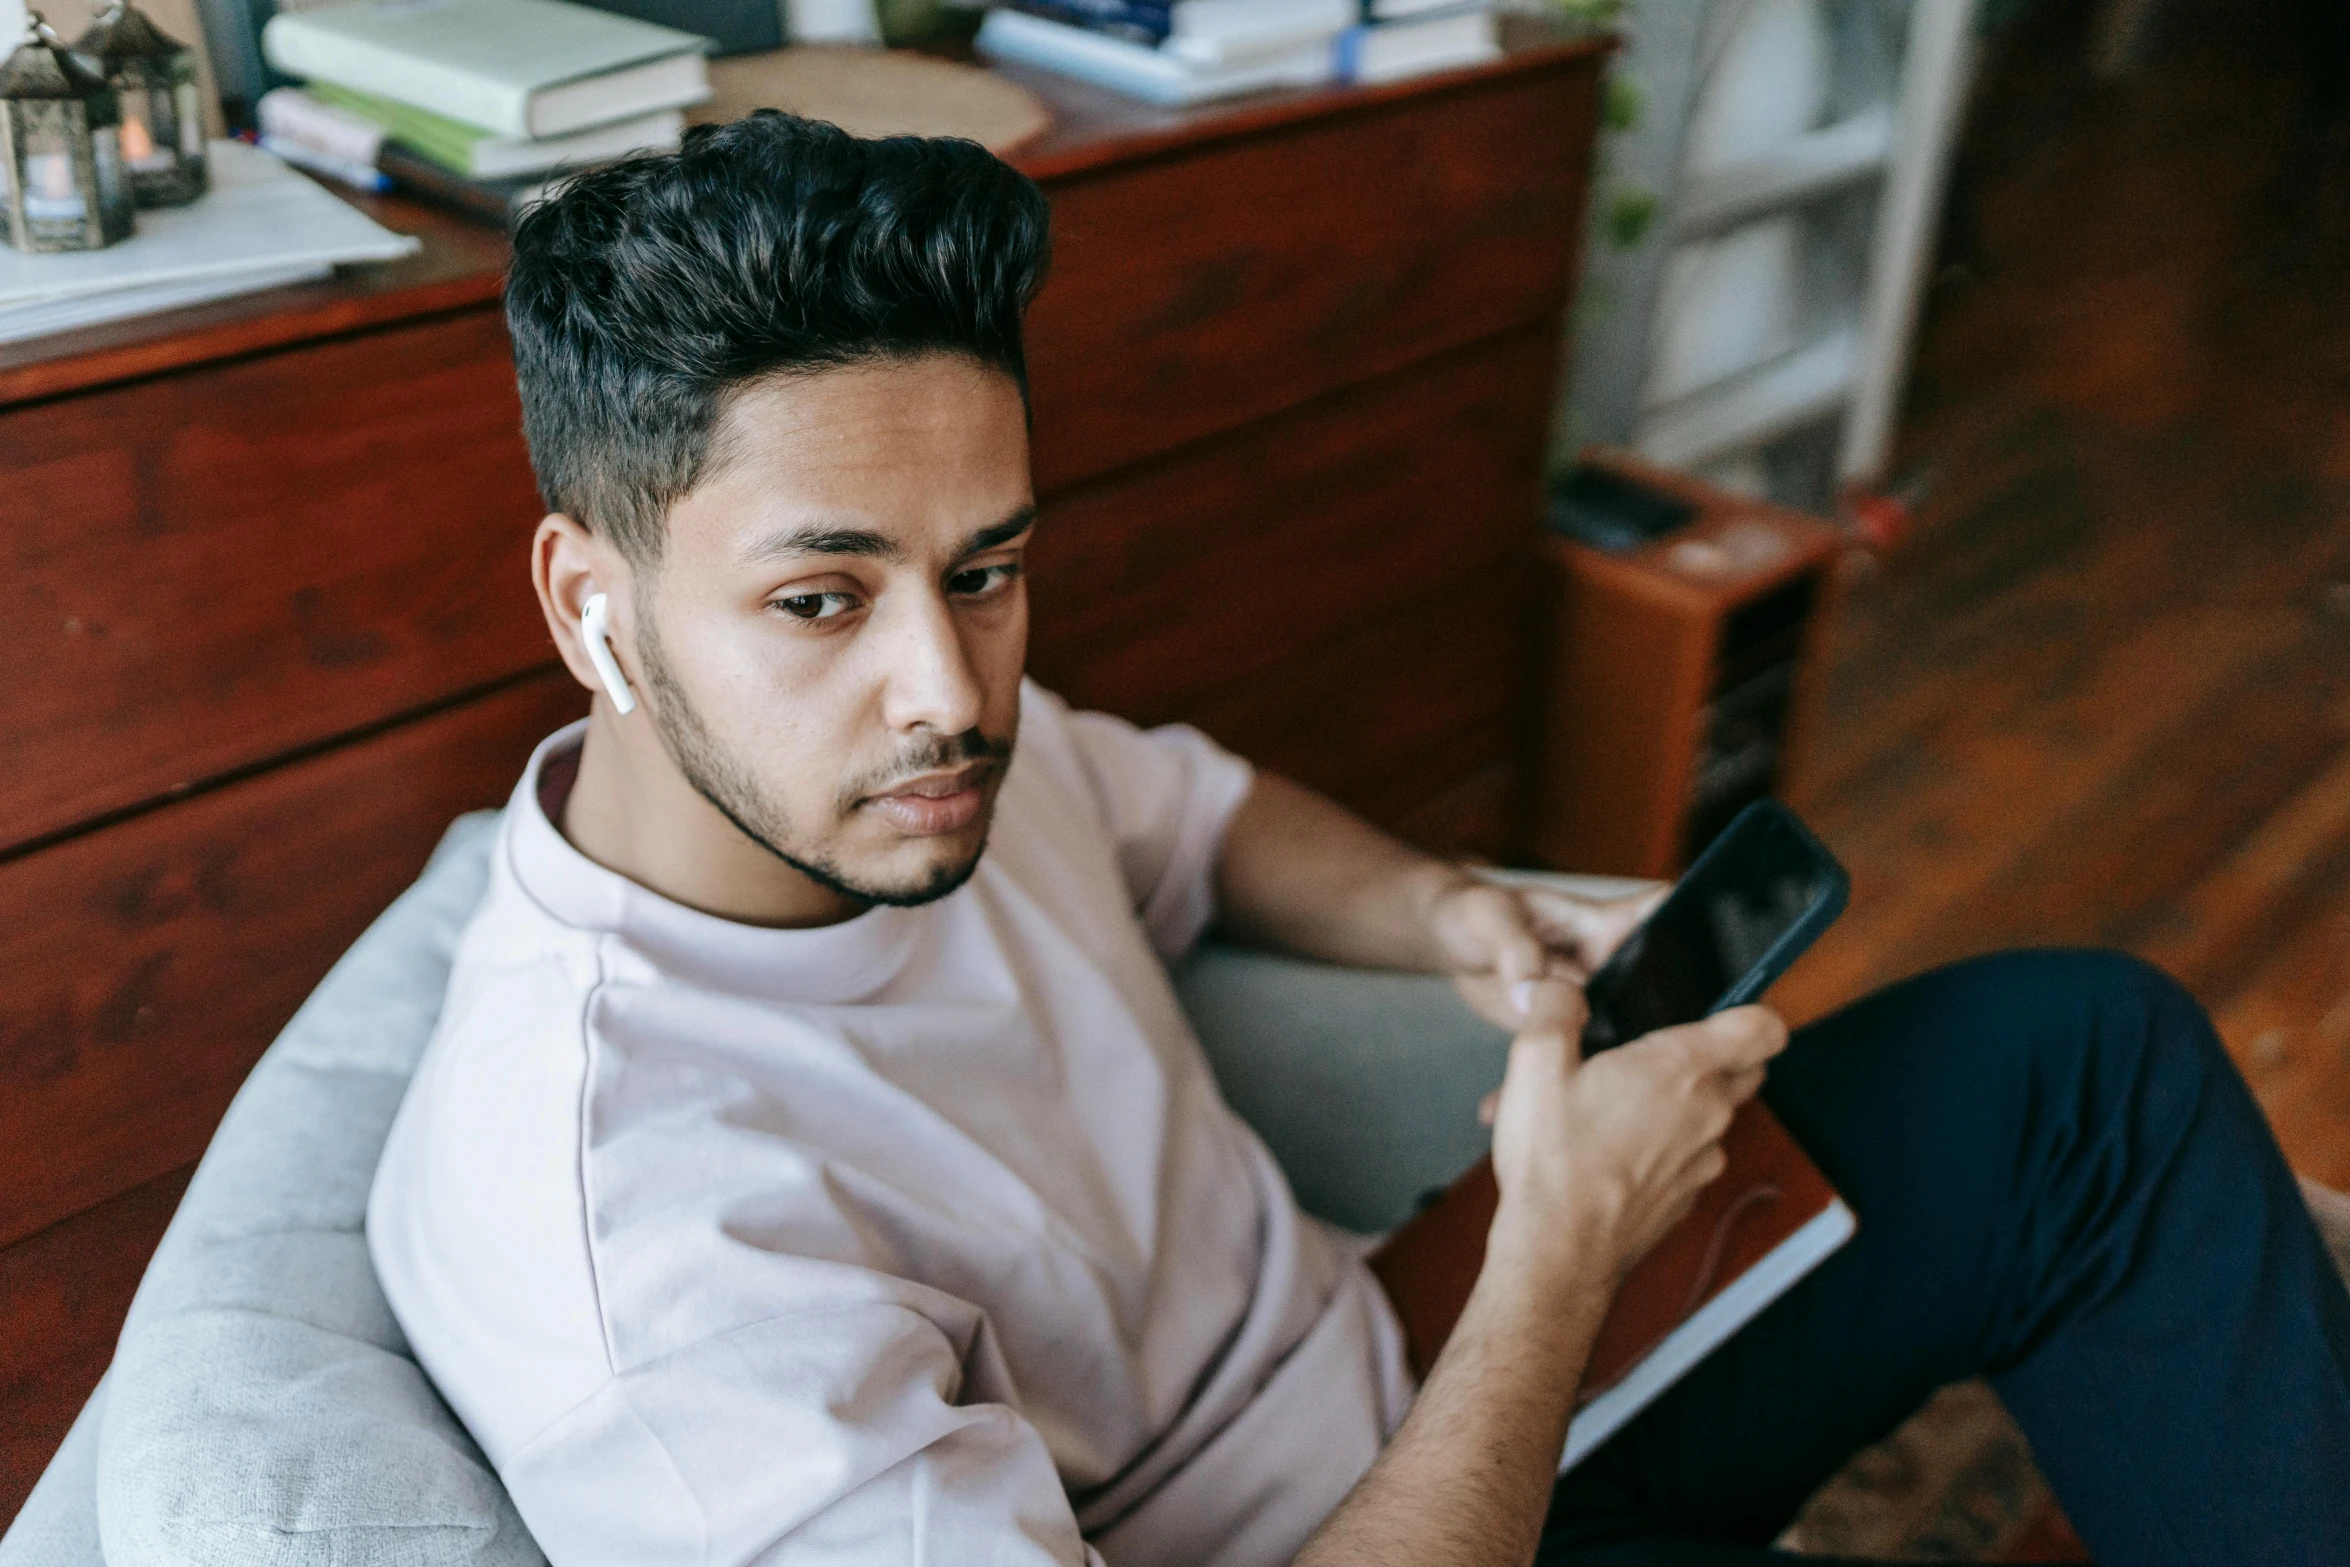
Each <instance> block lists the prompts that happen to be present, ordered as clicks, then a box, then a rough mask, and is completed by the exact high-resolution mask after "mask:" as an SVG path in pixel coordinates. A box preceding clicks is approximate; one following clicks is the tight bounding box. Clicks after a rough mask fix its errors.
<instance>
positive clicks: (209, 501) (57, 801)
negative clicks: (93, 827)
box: [0, 310, 553, 851]
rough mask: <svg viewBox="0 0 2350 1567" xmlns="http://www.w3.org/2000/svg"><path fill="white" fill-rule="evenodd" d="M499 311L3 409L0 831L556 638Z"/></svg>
mask: <svg viewBox="0 0 2350 1567" xmlns="http://www.w3.org/2000/svg"><path fill="white" fill-rule="evenodd" d="M520 418H521V415H520V411H519V407H518V405H517V402H516V399H515V392H514V371H513V366H512V362H511V360H510V359H509V357H508V353H507V347H506V333H505V327H504V324H503V322H502V320H501V319H500V317H499V316H498V315H496V314H495V313H494V312H491V311H486V310H483V311H474V312H470V313H467V314H464V315H460V316H455V317H444V318H441V319H439V320H436V321H431V322H427V323H424V324H420V325H415V326H408V327H402V328H399V329H395V330H390V331H383V332H375V333H369V334H366V335H363V336H358V337H351V338H345V339H342V340H339V341H334V342H326V343H318V344H313V345H310V346H306V347H303V348H300V349H296V350H291V351H287V352H283V353H276V354H268V355H263V356H260V357H256V358H252V359H247V360H243V361H240V362H235V363H229V364H219V365H212V366H207V367H205V368H204V369H203V370H202V371H200V372H188V373H182V374H178V375H171V376H164V377H160V378H157V379H154V380H150V381H145V382H137V383H132V384H130V385H125V386H117V387H113V388H109V389H107V390H104V391H99V392H92V393H88V394H85V395H81V396H76V397H68V398H62V399H59V400H56V401H53V402H48V403H40V404H34V405H31V406H27V407H20V408H17V409H14V410H11V411H10V412H8V413H5V414H0V496H5V497H6V499H5V501H4V502H0V506H4V507H5V510H6V513H7V524H6V529H5V535H6V543H5V545H4V546H0V548H4V549H5V550H6V558H7V561H8V573H7V576H8V581H9V585H10V590H11V604H10V609H11V616H10V620H11V627H12V629H13V631H14V632H15V633H16V638H17V642H18V649H19V653H20V656H19V657H18V658H16V659H14V660H12V666H13V667H12V669H11V673H10V678H9V679H8V680H6V681H4V682H0V755H5V756H7V758H8V759H9V765H8V766H7V767H6V768H0V851H5V849H7V848H8V847H10V846H13V845H18V844H22V843H24V842H26V841H27V840H29V839H34V838H40V837H43V836H46V835H48V834H51V833H54V832H56V831H58V830H60V829H62V828H65V827H69V826H71V825H73V824H75V823H77V822H82V821H86V820H89V819H90V818H92V817H95V816H100V815H103V814H105V813H108V812H112V811H116V810H120V809H122V808H124V807H127V806H132V805H136V804H138V803H140V802H142V801H148V800H153V799H156V798H158V797H161V796H166V795H169V794H170V793H172V792H174V791H175V790H178V789H182V788H185V787H187V786H189V785H191V784H195V783H199V782H202V781H204V780H206V779H209V778H216V777H220V776H222V775H224V774H229V773H234V772H236V771H239V770H241V769H243V768H246V767H249V766H252V765H254V764H256V763H258V762H262V761H265V760H267V759H269V758H271V757H273V756H278V755H282V754H284V753H286V752H288V751H292V750H297V749H299V748H301V747H304V746H307V745H311V744H314V743H316V742H318V741H320V740H323V739H326V738H328V737H331V736H335V735H340V734H347V733H350V732H352V731H354V730H358V729H362V728H365V727H367V726H369V725H373V724H377V723H380V722H382V721H384V720H385V719H388V718H391V717H394V716H395V715H398V714H401V713H405V712H411V711H414V710H416V709H418V708H420V707H424V706H427V705H430V704H432V703H435V702H438V701H441V700H443V699H445V698H447V697H449V696H450V695H452V694H454V693H458V692H462V691H466V690H470V689H476V688H479V687H481V686H483V685H484V684H487V683H489V682H492V681H496V680H499V679H502V678H506V677H509V676H512V675H514V674H515V673H517V672H518V671H521V670H524V669H528V668H531V667H533V666H536V665H541V664H544V663H547V662H548V661H549V660H550V659H551V658H552V656H553V655H552V649H551V648H550V646H549V644H548V641H547V636H546V632H545V629H544V627H543V625H542V624H541V622H540V619H539V615H538V611H537V607H536V605H535V604H534V603H533V600H532V595H531V590H530V580H529V545H530V534H531V526H532V524H533V523H534V522H535V521H536V520H537V518H538V516H539V503H538V498H537V493H536V489H535V487H534V485H533V483H532V480H531V475H530V465H529V462H528V460H527V457H526V455H525V453H524V449H523V443H522V435H521V428H520Z"/></svg>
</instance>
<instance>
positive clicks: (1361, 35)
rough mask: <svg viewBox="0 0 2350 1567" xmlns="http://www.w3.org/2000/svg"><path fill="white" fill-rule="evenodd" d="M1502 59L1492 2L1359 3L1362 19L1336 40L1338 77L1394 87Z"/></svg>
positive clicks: (1416, 0) (1366, 0)
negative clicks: (1407, 79)
mask: <svg viewBox="0 0 2350 1567" xmlns="http://www.w3.org/2000/svg"><path fill="white" fill-rule="evenodd" d="M1500 54H1501V31H1500V28H1499V25H1498V24H1497V22H1496V19H1495V17H1494V14H1493V3H1492V0H1466V3H1463V0H1363V19H1362V22H1361V24H1360V25H1359V26H1356V27H1351V28H1349V29H1347V31H1346V34H1345V35H1344V36H1343V37H1341V38H1340V39H1339V40H1338V74H1339V76H1340V77H1341V78H1342V79H1344V80H1346V81H1350V82H1393V81H1401V80H1402V79H1403V78H1404V77H1407V76H1419V75H1422V74H1424V73H1426V72H1429V71H1450V70H1456V69H1458V68H1459V67H1461V66H1464V65H1478V64H1481V63H1483V62H1484V61H1487V60H1491V59H1494V58H1496V57H1498V56H1499V55H1500Z"/></svg>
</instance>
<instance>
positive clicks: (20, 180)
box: [0, 11, 131, 250]
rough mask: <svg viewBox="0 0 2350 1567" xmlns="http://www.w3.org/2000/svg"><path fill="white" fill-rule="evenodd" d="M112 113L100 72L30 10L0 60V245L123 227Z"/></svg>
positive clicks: (46, 245) (30, 245)
mask: <svg viewBox="0 0 2350 1567" xmlns="http://www.w3.org/2000/svg"><path fill="white" fill-rule="evenodd" d="M120 136H121V131H120V112H119V110H118V109H117V107H116V104H115V98H114V89H113V88H111V87H109V86H107V85H106V78H105V77H103V76H101V75H99V74H98V72H97V71H96V70H95V69H93V68H92V67H91V66H89V65H88V64H86V63H84V62H83V61H82V60H80V59H78V58H76V57H75V55H74V54H73V52H72V51H71V50H69V49H67V48H66V47H65V44H64V43H63V42H62V41H61V40H60V39H59V38H58V36H57V34H56V33H54V32H52V31H51V30H50V28H49V24H48V23H46V22H44V21H42V20H41V13H40V12H38V11H35V12H32V13H30V14H29V15H28V17H27V19H26V28H25V40H24V42H23V43H22V44H21V45H19V46H18V48H17V50H16V52H15V53H14V54H12V55H10V56H9V57H8V59H7V62H6V63H5V64H0V178H5V180H6V192H5V195H6V200H7V209H8V210H7V219H8V230H7V235H6V237H7V240H8V243H10V244H11V245H14V246H15V247H16V248H17V249H19V250H96V249H98V248H100V247H101V246H105V245H111V244H113V243H115V241H117V240H121V239H127V238H129V237H130V232H131V188H130V181H129V180H128V178H127V177H125V175H124V173H123V167H122V143H121V139H120Z"/></svg>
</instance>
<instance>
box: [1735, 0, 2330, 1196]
mask: <svg viewBox="0 0 2350 1567" xmlns="http://www.w3.org/2000/svg"><path fill="white" fill-rule="evenodd" d="M2064 9H2065V8H2064V7H2062V6H2061V5H2047V6H2044V7H2043V12H2044V13H2048V12H2061V11H2062V10H2064ZM2168 9H2169V11H2170V13H2171V15H2170V18H2169V22H2168V24H2167V26H2166V28H2165V31H2164V35H2163V38H2162V41H2161V44H2160V46H2159V47H2158V49H2157V50H2156V53H2155V57H2154V58H2153V60H2152V61H2151V62H2150V63H2149V64H2148V66H2147V67H2146V68H2145V69H2144V70H2143V71H2142V72H2141V73H2140V74H2139V75H2137V76H2136V77H2135V78H2133V79H2131V80H2130V81H2128V82H2126V83H2124V84H2120V85H2112V84H2096V83H2091V82H2090V81H2089V80H2088V79H2087V78H2086V76H2085V75H2084V74H2083V73H2082V70H2081V67H2080V64H2079V61H2080V59H2081V55H2080V52H2079V50H2078V46H2077V43H2073V42H2070V41H2068V40H2067V38H2066V37H2065V36H2064V32H2065V28H2064V27H2063V26H2061V25H2054V26H2052V25H2047V24H2043V25H2041V26H2040V27H2039V28H2038V30H2037V32H2036V33H2035V34H2034V35H2032V36H2030V37H2028V38H2025V39H2023V40H2022V41H2020V42H2018V41H2016V40H2010V41H2009V43H2008V45H2007V46H2006V47H2005V48H2004V49H2003V50H2002V51H2001V52H2000V53H1999V54H1998V55H1996V56H1995V57H1994V59H1993V61H1992V63H1991V66H1990V68H1989V70H1988V71H1987V74H1986V87H1985V90H1984V92H1983V94H1982V96H1981V98H1980V99H1979V102H1978V106H1977V111H1976V113H1975V115H1974V117H1973V119H1972V120H1971V122H1970V127H1969V130H1968V132H1967V135H1966V138H1965V142H1964V152H1963V154H1962V164H1963V167H1964V171H1965V173H1964V178H1963V182H1962V189H1961V192H1960V209H1961V211H1962V212H1963V213H1964V214H1965V218H1964V220H1963V221H1962V223H1961V224H1960V226H1959V228H1958V230H1957V231H1956V234H1955V243H1956V247H1957V250H1958V252H1959V255H1960V257H1961V259H1962V261H1963V263H1964V265H1963V267H1955V268H1953V269H1951V273H1950V274H1949V275H1948V276H1946V280H1945V281H1944V282H1943V283H1942V284H1941V285H1940V286H1939V287H1938V288H1937V290H1936V293H1935V296H1934V299H1933V302H1932V304H1931V307H1930V311H1929V317H1928V321H1927V324H1926V326H1925V329H1924V332H1923V336H1922V339H1921V344H1920V352H1919V360H1918V367H1917V374H1916V376H1915V378H1914V384H1913V391H1912V398H1911V404H1910V409H1909V412H1908V414H1907V417H1906V423H1905V426H1904V433H1903V438H1902V454H1903V455H1902V458H1901V468H1902V470H1903V471H1905V472H1907V473H1910V474H1912V475H1915V476H1918V477H1920V478H1922V479H1924V480H1926V481H1928V482H1929V484H1930V489H1929V490H1928V491H1927V498H1926V499H1925V501H1924V503H1923V506H1922V509H1921V518H1920V526H1919V529H1918V531H1917V533H1916V535H1915V536H1914V537H1913V538H1912V540H1911V541H1910V542H1909V544H1908V545H1907V546H1906V547H1904V548H1903V549H1901V550H1899V551H1898V552H1896V553H1895V554H1894V555H1893V557H1892V558H1891V559H1889V560H1888V561H1886V562H1885V563H1884V564H1883V566H1882V567H1881V568H1880V569H1879V570H1877V571H1876V572H1875V573H1874V574H1873V575H1869V576H1864V577H1863V578H1861V579H1860V580H1857V581H1855V582H1854V583H1853V585H1852V588H1851V591H1850V595H1849V599H1848V605H1847V614H1846V617H1845V619H1844V621H1843V622H1842V624H1841V626H1840V628H1839V630H1838V632H1837V636H1836V644H1835V652H1834V668H1833V674H1832V676H1831V679H1830V682H1829V695H1828V698H1827V702H1826V708H1825V717H1824V719H1823V722H1822V724H1821V734H1820V737H1819V740H1818V743H1817V746H1816V749H1815V753H1814V757H1813V762H1812V766H1811V769H1810V772H1809V776H1808V777H1807V778H1806V779H1805V780H1804V781H1803V782H1802V783H1801V784H1800V786H1799V789H1798V803H1799V804H1800V805H1801V806H1802V807H1803V808H1804V809H1805V811H1806V813H1807V814H1808V815H1809V816H1810V817H1811V818H1812V819H1813V820H1814V821H1815V822H1816V823H1817V824H1818V826H1819V827H1820V829H1821V831H1822V832H1823V834H1824V835H1825V836H1826V837H1827V838H1828V839H1829V841H1830V842H1831V843H1832V844H1834V845H1835V846H1836V848H1837V849H1838V851H1839V852H1840V853H1841V854H1842V855H1843V856H1844V857H1845V858H1846V860H1847V861H1848V863H1849V864H1850V866H1851V868H1852V871H1853V874H1854V881H1855V890H1854V897H1853V905H1852V910H1851V913H1850V914H1849V915H1848V916H1847V917H1846V919H1845V920H1844V921H1843V923H1842V924H1841V925H1840V926H1839V927H1838V928H1837V929H1836V930H1835V931H1834V932H1832V933H1831V935H1830V937H1829V938H1828V939H1827V940H1826V941H1825V942H1823V943H1822V945H1821V947H1820V948H1819V950H1818V951H1817V952H1815V953H1814V954H1813V956H1812V957H1810V958H1809V959H1807V960H1806V962H1805V963H1804V965H1803V966H1802V967H1800V968H1799V969H1798V970H1797V972H1796V973H1795V974H1794V975H1793V976H1791V977H1790V979H1789V981H1788V983H1787V985H1786V986H1785V987H1783V989H1782V992H1781V998H1780V999H1781V1000H1782V1002H1783V1004H1785V1005H1786V1007H1787V1009H1788V1010H1789V1011H1790V1013H1791V1014H1794V1015H1797V1016H1811V1015H1816V1014H1817V1013H1818V1012H1820V1011H1822V1010H1824V1009H1826V1008H1827V1007H1829V1006H1831V1005H1833V1004H1835V1003H1837V1002H1840V1001H1843V1000H1846V999H1849V998H1850V997H1852V996H1854V995H1857V994H1859V993H1861V992H1862V991H1864V990H1866V989H1869V988H1871V987H1873V986H1875V985H1878V984H1881V983H1883V982H1885V981H1886V980H1888V979H1891V978H1894V977H1897V976H1899V975H1901V974H1904V973H1908V972H1912V971H1915V970H1917V969H1920V968H1923V967H1926V966H1929V965H1931V964H1934V963H1938V962H1941V961H1944V960H1946V959H1950V958H1954V957H1958V956H1962V955H1964V954H1968V953H1973V952H1980V951H1984V950H1987V949H1991V948H1996V947H2003V946H2011V945H2017V944H2068V945H2069V944H2101V945H2113V946H2119V947H2124V948H2127V949H2129V950H2131V951H2134V952H2138V953H2141V954H2144V955H2145V956H2147V957H2150V958H2152V959H2154V960H2156V961H2157V962H2159V963H2161V964H2162V965H2163V966H2165V967H2166V968H2168V969H2170V970H2171V971H2172V972H2173V973H2175V974H2177V975H2178V976H2179V977H2180V978H2182V979H2183V980H2185V981H2186V983H2187V984H2188V985H2189V986H2190V987H2191V988H2192V989H2193V990H2194V991H2195V993H2196V994H2197V995H2198V996H2199V997H2201V998H2202V999H2203V1001H2204V1002H2205V1004H2206V1005H2207V1006H2209V1007H2210V1008H2211V1010H2212V1013H2213V1015H2214V1017H2215V1018H2216V1019H2217V1020H2218V1023H2219V1026H2220V1029H2221V1032H2222V1034H2223V1035H2224V1036H2225V1037H2226V1039H2227V1042H2228V1044H2229V1047H2230V1048H2231V1049H2232V1050H2233V1051H2234V1053H2235V1055H2236V1058H2237V1060H2238V1061H2239V1062H2241V1063H2242V1065H2243V1067H2244V1070H2245V1072H2246V1074H2247V1075H2248V1076H2249V1078H2250V1079H2251V1081H2252V1084H2253V1086H2254V1088H2255V1090H2256V1091H2257V1092H2258V1094H2259V1095H2260V1098H2261V1100H2262V1102H2263V1103H2264V1104H2265V1105H2266V1106H2267V1108H2268V1110H2269V1113H2270V1115H2271V1116H2272V1117H2273V1119H2274V1121H2275V1124H2276V1127H2277V1130H2278V1133H2279V1135H2280V1137H2281V1138H2282V1140H2283V1142H2284V1145H2285V1148H2286V1151H2287V1153H2288V1155H2289V1156H2290V1157H2291V1159H2292V1160H2293V1162H2294V1163H2295V1165H2296V1166H2297V1167H2299V1168H2300V1169H2301V1170H2302V1171H2303V1172H2304V1173H2306V1174H2310V1175H2313V1176H2316V1177H2318V1178H2320V1179H2324V1180H2327V1181H2329V1182H2332V1183H2334V1184H2336V1185H2350V151H2345V149H2344V146H2343V143H2342V139H2341V137H2340V135H2339V133H2338V132H2337V133H2335V134H2333V135H2330V136H2328V135H2320V134H2316V133H2313V132H2311V131H2310V130H2309V129H2308V128H2307V127H2306V125H2305V123H2304V121H2303V118H2302V116H2301V115H2300V112H2299V111H2300V109H2301V105H2302V81H2301V78H2300V76H2299V74H2298V70H2299V68H2298V65H2297V63H2296V62H2297V54H2298V51H2297V49H2296V39H2295V35H2294V33H2293V32H2292V30H2291V26H2290V22H2291V16H2292V12H2291V9H2290V7H2289V6H2285V5H2270V4H2265V3H2263V0H2171V4H2170V6H2169V8H2168ZM2272 12H2274V13H2275V14H2273V15H2272V14H2271V13H2272Z"/></svg>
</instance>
